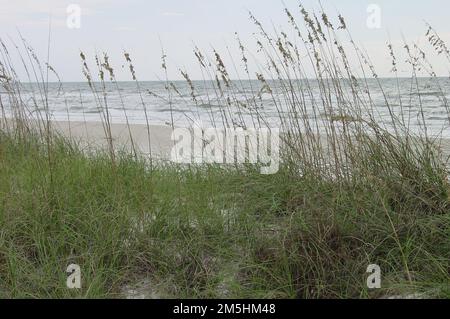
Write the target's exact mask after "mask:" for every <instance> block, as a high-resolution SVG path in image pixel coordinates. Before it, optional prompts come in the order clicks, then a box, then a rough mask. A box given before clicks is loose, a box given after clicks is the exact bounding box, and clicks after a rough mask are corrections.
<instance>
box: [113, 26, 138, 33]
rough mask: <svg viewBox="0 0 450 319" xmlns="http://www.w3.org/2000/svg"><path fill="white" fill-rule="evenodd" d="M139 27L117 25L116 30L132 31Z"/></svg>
mask: <svg viewBox="0 0 450 319" xmlns="http://www.w3.org/2000/svg"><path fill="white" fill-rule="evenodd" d="M136 30H137V29H136V28H134V27H115V28H114V31H118V32H131V31H136Z"/></svg>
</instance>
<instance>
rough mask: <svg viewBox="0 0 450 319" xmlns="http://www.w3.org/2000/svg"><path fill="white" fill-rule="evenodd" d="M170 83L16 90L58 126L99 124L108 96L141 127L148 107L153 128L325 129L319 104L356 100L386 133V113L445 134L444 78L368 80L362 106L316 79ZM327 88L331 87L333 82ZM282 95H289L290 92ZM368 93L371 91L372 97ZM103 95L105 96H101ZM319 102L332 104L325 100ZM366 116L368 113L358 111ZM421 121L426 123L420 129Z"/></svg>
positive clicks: (117, 116) (118, 117)
mask: <svg viewBox="0 0 450 319" xmlns="http://www.w3.org/2000/svg"><path fill="white" fill-rule="evenodd" d="M343 81H344V82H345V80H343ZM172 83H173V85H172V84H167V83H166V82H163V81H160V82H140V83H139V87H138V85H137V84H136V83H135V82H118V83H117V84H116V83H107V84H106V85H105V89H104V90H103V89H102V88H101V85H100V83H95V87H96V91H97V93H98V94H97V95H96V94H94V93H93V90H92V89H91V88H90V87H89V85H88V84H87V83H86V82H79V83H78V82H77V83H75V82H65V83H49V84H48V89H47V90H46V91H47V92H48V93H47V97H45V96H44V95H43V94H42V92H43V91H45V90H44V89H43V86H42V84H40V85H39V84H36V83H22V84H20V92H19V91H18V92H19V93H20V97H21V100H22V103H23V104H24V105H26V106H27V111H28V112H29V114H28V115H29V116H31V117H33V116H35V115H36V114H37V110H38V109H40V110H44V108H43V107H42V105H45V104H46V103H44V102H43V101H44V100H48V108H49V113H50V117H51V119H53V120H58V121H67V120H70V121H101V120H102V114H104V105H105V99H104V98H105V97H106V103H107V105H108V110H109V115H110V118H111V121H112V122H113V123H125V122H126V116H127V117H128V121H129V122H130V123H135V124H145V123H146V122H147V120H146V116H145V112H144V107H145V110H146V112H147V118H148V122H149V123H150V124H156V125H161V124H162V125H166V124H171V123H172V122H173V123H174V124H175V125H177V126H184V125H189V123H192V122H197V123H202V125H205V126H218V125H222V123H223V122H225V120H224V116H227V120H226V121H229V122H228V123H227V124H228V125H232V124H236V123H241V124H242V123H245V124H246V125H252V124H255V118H256V115H260V116H262V117H264V118H265V119H266V121H267V123H268V124H269V126H274V127H276V126H277V125H279V124H280V116H281V117H289V116H291V117H293V118H295V117H298V116H302V117H303V118H305V117H306V118H307V121H309V122H310V123H311V125H313V127H315V125H316V124H317V123H320V124H319V126H323V123H325V122H326V121H329V120H330V118H329V117H330V114H333V112H335V111H336V110H335V109H334V107H333V108H332V109H330V108H329V107H328V106H326V107H325V106H324V105H330V104H331V105H340V106H341V108H342V109H344V110H345V109H346V108H348V109H349V114H352V112H351V111H350V108H351V106H349V105H355V103H360V105H364V108H366V107H367V108H368V109H370V113H371V114H372V115H373V117H374V118H375V119H376V121H377V122H378V123H380V124H381V125H383V126H385V127H387V128H388V129H393V125H392V120H391V118H392V117H391V115H394V116H397V117H398V118H401V120H402V121H403V122H404V123H405V125H406V126H407V127H408V128H409V129H410V130H411V131H414V132H420V131H423V130H424V128H426V130H427V133H428V134H430V135H433V136H437V135H442V136H443V137H450V128H449V113H448V111H447V107H448V105H447V100H448V99H450V79H449V78H419V79H417V82H416V81H415V80H411V79H406V78H401V79H379V81H377V80H376V79H368V80H367V83H364V82H363V80H360V90H361V91H360V92H362V93H361V94H360V96H361V100H360V101H354V100H353V97H352V95H351V92H350V86H349V85H344V90H343V93H342V94H341V95H340V98H337V97H336V94H331V96H329V95H325V94H321V90H320V87H319V83H318V82H317V81H316V80H310V81H309V80H308V81H307V80H301V81H300V80H299V81H294V82H293V85H292V87H293V89H290V91H289V88H286V87H285V84H284V85H283V84H282V83H281V82H278V81H270V82H269V84H270V87H271V88H272V91H271V92H270V91H268V90H267V89H264V88H263V86H262V84H261V83H260V82H259V81H256V80H255V81H253V80H251V81H234V83H235V85H236V87H235V88H234V89H233V90H227V89H226V88H225V87H223V91H224V94H223V95H222V94H221V93H220V92H219V91H218V90H217V86H216V84H215V83H213V82H211V81H193V85H194V87H195V90H194V95H193V94H192V90H191V87H190V86H189V84H188V83H186V82H181V81H175V82H172ZM327 85H330V87H332V86H333V83H332V82H330V83H328V84H327ZM366 85H367V87H366ZM222 86H223V84H222ZM367 89H368V90H367ZM1 90H2V91H1ZM287 91H289V92H290V93H289V94H288V95H286V92H287ZM365 91H368V92H370V99H371V100H369V94H367V92H365ZM103 92H105V93H106V94H105V95H103ZM292 92H294V93H292ZM322 92H323V91H322ZM255 96H256V98H255ZM286 96H289V98H288V99H291V101H292V100H295V101H296V102H297V103H296V104H297V107H298V108H301V109H302V110H304V111H303V112H293V111H292V109H291V108H289V107H288V106H287V105H289V103H287V102H286ZM0 97H1V102H2V104H3V108H4V110H5V113H6V116H11V114H12V112H13V110H12V109H11V105H13V104H14V103H12V102H11V100H10V97H9V95H8V94H7V93H6V92H5V88H0ZM193 97H195V99H194V98H193ZM342 97H345V98H344V99H342ZM324 99H327V100H328V101H329V102H330V103H324V102H323V100H324ZM227 101H231V105H232V106H227V104H228V102H227ZM387 105H389V107H388V106H387ZM313 106H315V107H313ZM299 113H301V114H299ZM364 116H368V115H366V114H364V112H363V113H362V117H363V118H364ZM422 119H424V120H425V127H424V125H422V123H423V121H422Z"/></svg>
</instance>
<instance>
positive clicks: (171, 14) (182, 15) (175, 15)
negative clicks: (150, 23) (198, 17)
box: [161, 12, 184, 17]
mask: <svg viewBox="0 0 450 319" xmlns="http://www.w3.org/2000/svg"><path fill="white" fill-rule="evenodd" d="M161 15H162V16H165V17H184V13H182V12H163V13H162V14H161Z"/></svg>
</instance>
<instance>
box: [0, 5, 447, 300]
mask: <svg viewBox="0 0 450 319" xmlns="http://www.w3.org/2000/svg"><path fill="white" fill-rule="evenodd" d="M297 11H298V12H295V13H294V12H292V11H291V10H288V9H286V10H285V12H286V15H287V19H288V21H289V23H290V26H291V28H292V30H291V31H293V34H295V38H289V37H288V36H287V32H286V31H284V30H275V31H273V32H272V33H271V32H269V31H267V30H266V29H265V27H264V26H263V24H262V23H260V22H259V21H258V19H257V18H256V17H254V16H253V15H250V19H251V21H252V22H253V23H254V24H255V26H256V28H257V29H258V33H257V35H256V39H255V41H256V43H257V45H258V48H259V50H258V52H257V54H259V55H258V56H257V58H255V59H254V60H252V58H250V57H254V56H255V55H256V54H252V53H251V52H249V50H248V49H247V47H246V46H245V44H243V43H242V42H241V41H240V40H239V36H237V41H238V42H237V44H238V46H239V50H240V52H241V54H242V55H241V56H240V57H239V59H240V61H241V62H242V63H243V68H244V74H245V75H246V77H248V79H245V80H244V79H240V78H239V77H238V74H239V72H235V73H236V74H234V72H232V71H231V70H230V69H229V68H228V65H227V62H226V61H225V59H224V58H223V56H224V55H222V54H221V53H220V52H217V51H216V50H213V52H211V55H208V54H206V53H205V52H202V51H201V50H200V49H198V48H195V50H194V54H195V59H196V60H197V61H198V65H199V68H200V69H201V71H202V74H203V79H202V81H201V82H197V81H192V80H191V78H190V76H189V74H188V72H187V71H185V70H182V71H180V72H181V74H182V76H183V78H184V79H185V80H186V82H187V86H186V88H187V90H188V92H187V94H186V92H183V88H180V87H178V86H177V84H176V83H173V82H171V81H170V80H169V79H168V78H167V68H168V67H169V66H168V65H167V63H166V54H165V52H164V51H163V53H162V71H163V72H164V74H165V84H166V85H165V87H166V91H167V95H168V96H167V98H166V97H163V98H164V99H165V101H166V102H167V103H168V104H169V105H170V107H171V110H172V107H174V106H173V105H172V104H173V102H172V97H173V94H177V95H179V96H187V97H188V99H185V103H190V104H192V103H194V104H195V105H196V106H198V107H199V108H200V107H202V105H205V104H209V105H211V104H215V105H219V106H220V109H219V112H217V113H214V112H213V111H208V112H210V113H209V114H208V115H209V118H210V121H211V123H213V124H214V125H217V126H223V127H227V128H238V127H242V128H249V127H253V128H264V127H274V126H275V127H279V128H280V129H281V131H282V132H283V133H282V141H283V149H282V165H281V168H280V171H279V172H278V173H276V174H274V175H270V176H264V175H260V174H259V171H258V170H257V169H256V168H255V167H253V168H252V167H248V166H245V167H236V168H233V169H224V168H223V167H220V166H218V165H205V166H189V167H187V168H186V167H184V168H181V167H178V166H176V165H172V164H163V163H153V162H151V163H150V165H149V163H148V161H147V160H146V159H145V158H144V157H143V156H141V155H140V154H139V152H138V150H137V147H136V145H134V143H133V139H132V134H131V130H130V123H129V122H128V116H127V113H126V107H125V105H124V102H123V100H121V104H122V107H123V110H124V116H125V118H126V120H127V127H128V130H129V133H130V140H131V151H130V152H120V151H119V146H118V145H116V144H115V143H114V141H113V138H112V134H111V118H110V113H109V101H108V94H107V90H106V89H105V88H106V84H105V83H106V79H105V76H106V77H108V76H109V78H110V80H111V81H112V83H113V85H116V86H117V88H118V86H119V84H118V83H117V81H116V79H115V77H114V70H113V67H112V65H111V63H110V62H109V58H108V56H107V55H106V54H105V55H103V56H102V57H98V56H96V57H95V65H96V66H97V71H98V79H99V80H98V81H96V80H95V79H94V76H93V75H92V72H91V70H90V68H89V66H88V59H87V58H86V55H85V54H84V53H81V58H82V64H83V73H84V75H85V76H86V79H87V81H88V83H89V85H90V87H91V89H92V92H93V95H94V98H95V101H96V103H97V106H98V107H99V109H100V110H101V114H102V123H103V125H104V130H105V137H106V138H107V140H108V148H107V149H106V150H100V149H98V150H90V152H87V153H86V152H81V151H80V150H79V147H78V146H77V145H76V144H75V143H74V142H73V141H72V140H70V139H67V138H64V137H61V136H58V135H57V134H56V133H55V132H53V131H52V130H51V125H50V117H49V115H48V114H49V113H48V101H47V98H46V94H47V91H46V90H47V89H46V88H47V86H46V81H45V79H44V77H42V76H39V74H43V73H45V71H44V69H43V67H42V65H41V64H40V62H39V60H38V59H37V57H36V56H35V55H34V52H33V51H32V49H31V48H29V46H27V45H26V42H24V50H25V53H26V55H27V56H28V60H29V62H25V59H23V62H24V66H25V67H26V69H27V74H34V78H35V82H38V92H37V93H36V98H34V99H32V100H31V101H32V102H31V105H29V104H28V103H27V102H26V101H25V100H24V99H23V98H22V96H21V91H22V83H21V81H20V80H19V79H18V78H17V75H16V74H15V72H14V68H13V66H12V64H11V63H10V59H9V58H8V57H9V54H10V53H9V51H8V50H7V47H6V45H5V44H4V43H3V42H2V43H1V44H2V55H1V56H2V60H1V61H0V82H1V85H2V87H3V88H4V90H5V92H6V95H7V98H8V100H9V105H10V108H11V111H12V115H13V118H12V119H10V120H7V121H6V120H5V121H3V122H2V125H3V126H2V130H1V132H0V176H2V183H1V184H0V199H1V203H2V205H1V206H0V229H1V230H0V277H1V278H2V279H4V280H2V281H0V296H2V297H54V298H61V297H124V296H123V295H121V291H122V289H123V287H124V286H126V285H130V284H131V285H132V284H133V283H134V282H136V281H139V280H144V281H146V280H148V282H151V283H152V284H153V285H154V286H155V287H157V289H159V291H158V293H157V295H159V296H164V297H182V298H183V297H190V298H208V297H235V298H236V297H238V298H239V297H253V298H255V297H256V298H267V297H275V298H357V297H363V298H377V297H382V296H387V295H391V294H392V295H396V294H405V293H417V292H421V293H424V294H425V295H426V296H435V297H443V298H448V297H449V296H450V287H449V285H448V283H449V282H450V273H449V269H450V255H449V252H450V241H449V238H450V237H449V234H450V206H449V204H450V200H449V191H450V188H449V183H448V169H447V166H446V164H447V163H446V161H445V159H444V158H443V156H442V154H441V153H440V152H439V146H440V144H439V143H440V140H439V138H438V137H436V136H430V135H429V134H428V131H427V121H426V119H425V117H424V114H423V107H422V104H421V99H420V96H421V91H420V86H419V80H418V74H419V72H420V71H421V70H425V71H426V72H428V74H429V76H430V78H431V79H432V80H433V83H434V84H435V85H436V87H437V89H438V91H439V92H441V95H440V99H441V101H442V103H443V105H445V106H447V101H446V98H445V94H444V90H443V88H442V87H440V86H439V85H440V84H439V81H437V76H436V74H435V73H434V71H433V69H432V66H431V65H430V64H429V63H428V61H427V59H426V58H425V54H424V53H423V50H422V49H421V48H420V47H418V46H417V45H415V44H411V45H410V44H405V47H404V49H405V51H406V54H407V56H408V60H407V65H408V67H410V69H411V95H413V94H415V95H417V96H418V97H419V99H418V103H419V105H418V107H419V111H418V112H417V114H415V115H414V116H415V117H416V118H417V119H418V121H419V122H420V127H421V130H419V131H413V130H411V128H410V121H411V115H410V114H406V113H405V112H404V109H403V102H402V97H401V95H400V93H399V96H398V97H397V98H398V101H399V102H400V103H399V105H400V114H399V113H398V110H397V109H396V107H395V101H393V100H392V99H391V98H389V97H388V95H387V94H385V92H384V89H383V83H382V81H381V80H380V79H379V77H378V75H377V72H376V70H375V68H374V66H373V65H372V64H371V62H370V57H369V56H368V55H367V54H365V53H363V52H362V51H361V50H360V49H359V48H358V47H357V46H356V44H355V42H354V41H353V39H352V38H351V35H350V32H349V30H348V26H347V23H346V22H345V20H344V18H343V17H342V16H341V15H339V16H338V17H337V18H336V19H335V20H336V21H333V19H332V17H329V16H328V15H327V14H326V13H325V12H320V13H319V14H315V13H310V12H308V11H307V10H306V9H305V8H304V7H303V6H301V5H300V7H299V8H298V9H297ZM297 17H299V18H297ZM427 36H428V37H429V41H430V44H431V45H432V48H433V49H435V50H436V53H437V54H441V55H445V56H447V55H448V54H447V53H448V50H447V49H446V46H445V43H444V42H443V41H442V40H441V39H440V38H439V36H438V35H437V33H436V32H435V31H434V29H432V28H431V27H429V29H428V32H427ZM342 37H345V38H346V39H347V43H345V42H344V41H343V40H341V39H342ZM348 48H350V50H351V51H350V52H349V49H348ZM387 49H388V54H389V56H390V57H391V59H392V66H393V68H392V71H393V73H394V74H395V76H397V70H398V65H399V63H400V62H399V59H398V58H397V57H396V55H395V51H394V47H393V45H392V44H388V47H387ZM17 50H18V49H17ZM18 54H20V51H19V50H18ZM350 55H353V56H356V60H357V61H359V65H358V68H354V67H352V66H351V65H350V62H349V56H350ZM124 57H125V60H126V62H127V63H128V66H129V69H130V74H131V77H132V79H133V80H134V81H135V83H136V85H137V88H138V92H139V94H140V96H141V102H142V107H143V110H144V114H145V119H146V123H147V127H149V119H148V114H147V111H146V110H147V106H146V105H145V102H144V99H143V98H142V97H143V94H144V92H145V91H144V90H141V86H140V84H139V81H138V80H137V76H136V71H135V67H134V65H133V64H132V61H131V58H130V55H129V54H128V53H124ZM231 60H232V61H231V63H232V64H233V66H235V67H237V63H235V62H234V60H233V59H231ZM257 61H263V62H264V64H261V63H258V62H257ZM252 63H254V64H255V65H256V68H257V69H258V72H256V73H255V74H252V73H251V71H250V70H251V69H252V66H251V64H252ZM46 66H47V71H49V70H52V69H50V66H49V65H48V63H47V64H46ZM30 70H31V71H30ZM309 74H314V76H315V78H314V79H311V78H310V77H308V75H309ZM235 75H236V76H237V77H238V78H237V79H233V78H234V76H235ZM366 75H370V76H371V77H373V79H371V80H372V81H374V83H376V85H377V86H378V88H379V89H380V91H381V92H382V95H383V96H384V101H385V106H386V108H387V110H388V112H389V114H390V122H389V123H383V122H381V121H380V120H379V117H378V114H377V111H376V108H375V103H374V101H373V97H372V92H371V87H370V86H369V79H368V78H367V76H366ZM29 77H30V78H31V76H29ZM253 78H256V79H257V80H256V81H249V79H253ZM199 86H200V87H199ZM248 87H250V92H249V90H248ZM205 89H207V90H206V92H208V93H207V94H204V95H200V94H198V92H200V91H202V90H203V91H205ZM242 92H244V93H242ZM148 93H150V94H152V92H148ZM263 94H268V95H269V96H270V97H271V101H270V102H271V103H272V104H273V105H274V108H275V110H276V113H277V114H278V119H277V121H276V122H275V123H273V122H271V121H270V119H269V118H268V117H267V116H266V114H265V110H264V107H265V105H264V100H263V99H262V95H263ZM39 97H40V100H39ZM1 101H2V100H0V102H1ZM0 106H2V114H3V115H2V117H3V118H5V117H6V112H5V110H4V107H3V104H2V103H0ZM31 107H33V108H35V109H36V112H35V113H36V116H38V118H37V119H34V120H37V122H33V121H32V117H31V115H30V114H31V112H30V108H31ZM41 108H42V109H43V112H44V113H42V112H41ZM447 109H448V108H447ZM248 114H251V115H252V116H251V117H250V120H248V117H247V116H246V115H248ZM449 114H450V113H449ZM197 115H198V114H197ZM195 116H196V114H192V117H190V119H191V120H192V122H194V121H195ZM311 117H312V121H311ZM35 123H37V125H35ZM171 125H172V126H173V125H174V122H173V118H171ZM148 135H149V136H148V138H149V141H150V138H151V137H150V130H148ZM149 149H151V145H149ZM70 263H76V264H79V265H80V266H81V268H82V276H83V288H82V289H80V290H69V289H67V288H66V286H65V280H66V274H65V272H64V270H65V267H67V265H69V264H70ZM374 263H375V264H378V265H380V266H381V269H382V271H383V273H382V276H383V277H382V278H383V282H382V289H379V290H374V291H369V290H368V289H367V287H366V285H365V284H366V280H365V279H366V276H367V274H366V267H367V266H368V265H369V264H374ZM146 282H147V281H146ZM150 288H152V289H153V288H154V287H150Z"/></svg>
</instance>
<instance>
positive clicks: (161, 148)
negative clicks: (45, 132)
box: [52, 121, 173, 159]
mask: <svg viewBox="0 0 450 319" xmlns="http://www.w3.org/2000/svg"><path fill="white" fill-rule="evenodd" d="M52 126H53V128H54V129H55V130H56V131H57V132H59V133H60V134H62V135H63V136H66V137H69V138H71V139H72V140H75V141H76V142H79V143H80V145H82V146H88V147H102V148H103V147H107V139H106V137H105V131H104V128H103V124H102V123H101V122H74V121H71V122H68V121H52ZM149 131H150V139H149ZM130 132H131V137H132V139H133V143H134V145H135V147H136V149H137V150H138V151H139V152H140V153H142V154H150V153H151V155H152V157H154V158H161V159H167V158H169V155H170V151H171V148H172V146H173V142H172V141H171V134H172V127H170V126H164V125H150V126H149V128H147V125H144V124H130V125H129V128H128V126H127V125H126V124H111V135H112V138H113V143H114V147H119V148H131V138H130ZM149 140H150V143H149ZM150 148H151V152H150Z"/></svg>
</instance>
